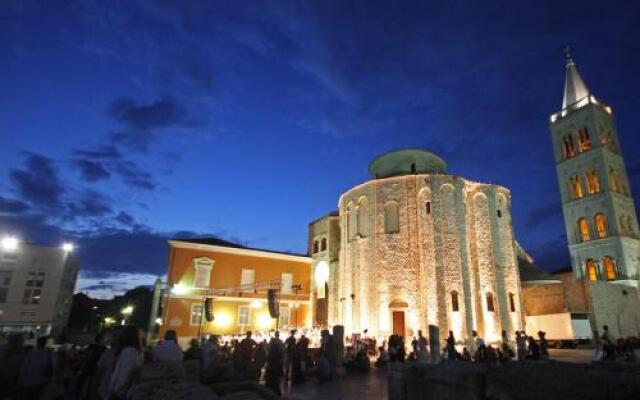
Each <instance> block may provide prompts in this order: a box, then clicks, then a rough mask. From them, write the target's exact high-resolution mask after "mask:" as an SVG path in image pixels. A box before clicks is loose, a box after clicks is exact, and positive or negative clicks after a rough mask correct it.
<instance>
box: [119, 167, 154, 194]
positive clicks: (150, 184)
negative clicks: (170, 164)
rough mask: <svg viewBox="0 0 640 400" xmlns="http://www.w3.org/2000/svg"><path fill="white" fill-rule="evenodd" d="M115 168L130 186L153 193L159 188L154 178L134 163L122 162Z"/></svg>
mask: <svg viewBox="0 0 640 400" xmlns="http://www.w3.org/2000/svg"><path fill="white" fill-rule="evenodd" d="M114 168H115V171H116V172H117V173H118V174H119V175H120V177H121V178H122V180H123V182H124V183H125V184H127V185H129V186H133V187H135V188H138V189H142V190H147V191H153V190H154V189H155V188H156V186H157V185H156V183H155V181H154V179H153V176H152V175H151V174H150V173H149V172H147V171H144V170H142V169H141V168H140V167H139V166H138V165H137V164H136V163H134V162H132V161H121V162H119V163H117V164H116V165H115V167H114Z"/></svg>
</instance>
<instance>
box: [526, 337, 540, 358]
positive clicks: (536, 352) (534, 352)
mask: <svg viewBox="0 0 640 400" xmlns="http://www.w3.org/2000/svg"><path fill="white" fill-rule="evenodd" d="M527 344H528V345H529V359H531V360H539V359H540V346H538V343H536V340H535V339H534V338H533V336H529V337H528V338H527Z"/></svg>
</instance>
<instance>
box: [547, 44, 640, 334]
mask: <svg viewBox="0 0 640 400" xmlns="http://www.w3.org/2000/svg"><path fill="white" fill-rule="evenodd" d="M550 131H551V138H552V142H553V148H554V154H555V161H556V169H557V176H558V183H559V187H560V196H561V199H562V210H563V214H564V222H565V227H566V232H567V241H568V244H569V252H570V254H571V264H572V271H573V276H574V278H575V279H576V280H578V281H582V282H585V284H586V285H587V286H588V287H587V288H586V289H585V291H586V292H587V293H588V304H589V310H588V311H589V318H590V322H591V325H592V329H594V330H595V329H598V328H601V327H602V325H609V327H610V329H611V332H612V334H613V335H614V336H626V335H636V334H638V333H639V332H640V314H639V312H640V308H639V307H638V304H637V303H638V299H639V297H638V290H637V288H638V278H639V272H640V240H639V236H638V219H637V214H636V210H635V206H634V202H633V198H632V196H631V192H630V189H629V182H628V179H627V173H626V168H625V163H624V159H623V157H622V152H621V145H620V142H619V139H618V134H617V130H616V126H615V122H614V117H613V111H612V109H611V107H609V106H608V105H606V104H604V103H603V102H602V101H600V100H598V99H597V98H596V97H595V96H594V95H593V93H591V92H590V91H589V90H588V88H587V86H586V85H585V83H584V81H583V80H582V78H581V76H580V74H579V73H578V70H577V68H576V65H575V63H574V62H573V60H572V58H571V57H570V56H569V55H568V56H567V63H566V78H565V88H564V97H563V101H562V110H561V111H559V112H557V113H555V114H553V115H551V117H550Z"/></svg>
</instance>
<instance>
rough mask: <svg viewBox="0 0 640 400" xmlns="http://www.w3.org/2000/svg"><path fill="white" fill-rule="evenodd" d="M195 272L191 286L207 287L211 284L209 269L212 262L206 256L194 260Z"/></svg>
mask: <svg viewBox="0 0 640 400" xmlns="http://www.w3.org/2000/svg"><path fill="white" fill-rule="evenodd" d="M194 264H195V265H194V267H195V269H196V274H195V276H194V278H193V286H194V287H197V288H209V287H210V286H211V269H212V267H213V262H212V261H211V260H210V259H208V258H198V259H195V260H194Z"/></svg>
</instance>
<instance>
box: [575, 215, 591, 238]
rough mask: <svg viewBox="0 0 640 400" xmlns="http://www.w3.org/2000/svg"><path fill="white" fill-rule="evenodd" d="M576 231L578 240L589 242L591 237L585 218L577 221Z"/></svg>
mask: <svg viewBox="0 0 640 400" xmlns="http://www.w3.org/2000/svg"><path fill="white" fill-rule="evenodd" d="M578 231H579V232H580V239H581V240H582V241H583V242H588V241H589V240H591V235H590V234H589V221H588V220H587V219H586V218H580V219H579V220H578Z"/></svg>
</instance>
